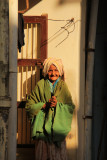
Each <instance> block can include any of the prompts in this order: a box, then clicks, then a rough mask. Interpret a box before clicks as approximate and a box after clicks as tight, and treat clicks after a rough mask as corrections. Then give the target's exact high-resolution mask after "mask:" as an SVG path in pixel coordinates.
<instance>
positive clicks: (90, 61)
mask: <svg viewBox="0 0 107 160" xmlns="http://www.w3.org/2000/svg"><path fill="white" fill-rule="evenodd" d="M98 3H99V0H92V2H91V11H90V14H91V15H90V23H89V34H88V35H89V37H88V50H87V68H86V89H85V115H84V119H85V160H92V143H91V140H92V93H93V68H94V54H95V38H96V25H97V11H98Z"/></svg>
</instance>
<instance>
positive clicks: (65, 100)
mask: <svg viewBox="0 0 107 160" xmlns="http://www.w3.org/2000/svg"><path fill="white" fill-rule="evenodd" d="M54 95H55V96H56V98H57V105H56V107H54V108H49V107H47V109H42V106H43V105H44V104H45V103H46V102H48V101H49V99H50V98H51V91H50V85H49V83H48V80H44V79H42V80H40V81H39V82H38V83H37V85H36V87H35V89H34V90H33V91H32V93H31V94H30V95H29V96H28V97H27V101H26V106H25V109H26V111H27V113H28V116H29V118H30V120H31V125H32V138H34V139H42V140H44V141H48V142H50V143H55V144H58V143H60V142H61V141H63V140H64V139H65V137H66V135H67V134H68V132H69V131H70V129H71V121H72V115H73V110H74V104H73V102H72V98H71V95H70V92H69V90H68V88H67V85H66V83H65V82H64V81H63V80H59V82H58V83H57V85H56V86H55V89H54Z"/></svg>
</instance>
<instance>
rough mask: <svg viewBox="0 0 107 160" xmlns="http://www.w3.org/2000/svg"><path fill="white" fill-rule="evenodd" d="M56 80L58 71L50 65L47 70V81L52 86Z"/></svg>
mask: <svg viewBox="0 0 107 160" xmlns="http://www.w3.org/2000/svg"><path fill="white" fill-rule="evenodd" d="M58 78H59V71H58V70H57V68H56V67H55V66H54V65H53V64H52V65H50V68H49V70H48V79H49V80H50V82H51V83H52V84H54V83H55V81H56V80H57V79H58Z"/></svg>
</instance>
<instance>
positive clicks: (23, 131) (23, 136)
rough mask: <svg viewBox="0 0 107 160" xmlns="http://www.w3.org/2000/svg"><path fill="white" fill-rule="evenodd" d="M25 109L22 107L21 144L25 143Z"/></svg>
mask: <svg viewBox="0 0 107 160" xmlns="http://www.w3.org/2000/svg"><path fill="white" fill-rule="evenodd" d="M26 123H27V122H26V111H25V108H23V130H22V133H23V134H22V144H26V134H27V133H26Z"/></svg>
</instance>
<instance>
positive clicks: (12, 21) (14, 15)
mask: <svg viewBox="0 0 107 160" xmlns="http://www.w3.org/2000/svg"><path fill="white" fill-rule="evenodd" d="M17 26H18V1H17V0H9V94H10V97H11V108H10V112H9V128H8V137H9V138H8V160H16V147H17V143H16V132H17V37H18V31H17V28H18V27H17Z"/></svg>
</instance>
